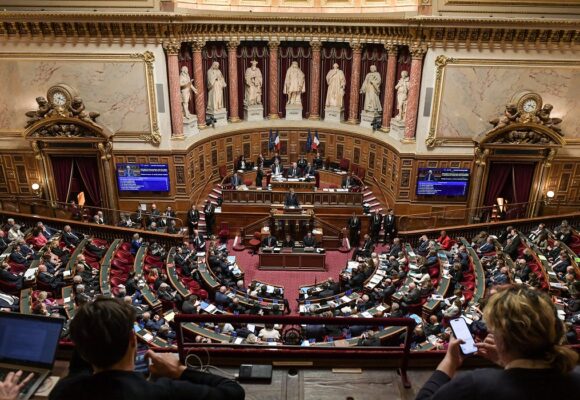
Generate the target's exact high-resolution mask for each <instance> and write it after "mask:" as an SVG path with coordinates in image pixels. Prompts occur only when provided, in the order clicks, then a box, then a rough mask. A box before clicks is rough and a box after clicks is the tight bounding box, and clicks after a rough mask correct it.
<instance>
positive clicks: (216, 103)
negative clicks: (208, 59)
mask: <svg viewBox="0 0 580 400" xmlns="http://www.w3.org/2000/svg"><path fill="white" fill-rule="evenodd" d="M226 86H227V85H226V80H225V79H224V76H223V74H222V71H220V64H219V63H218V62H217V61H214V62H213V64H212V65H211V68H210V69H209V70H208V71H207V88H208V93H207V113H208V114H211V115H213V114H215V113H216V112H218V111H221V110H223V109H225V106H224V88H225V87H226Z"/></svg>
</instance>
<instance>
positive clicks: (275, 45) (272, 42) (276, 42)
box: [268, 39, 280, 50]
mask: <svg viewBox="0 0 580 400" xmlns="http://www.w3.org/2000/svg"><path fill="white" fill-rule="evenodd" d="M279 47H280V41H279V40H278V39H272V40H270V41H269V42H268V48H269V49H270V50H278V48H279Z"/></svg>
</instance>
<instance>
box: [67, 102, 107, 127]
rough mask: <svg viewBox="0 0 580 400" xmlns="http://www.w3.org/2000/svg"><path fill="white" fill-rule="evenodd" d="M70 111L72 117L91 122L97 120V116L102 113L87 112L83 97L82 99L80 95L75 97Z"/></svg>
mask: <svg viewBox="0 0 580 400" xmlns="http://www.w3.org/2000/svg"><path fill="white" fill-rule="evenodd" d="M69 111H70V116H71V117H73V118H78V119H80V120H83V121H85V122H90V123H94V122H96V121H95V120H96V119H97V117H98V116H99V115H101V114H100V113H98V112H96V111H91V112H86V111H85V105H84V103H83V99H81V98H80V97H73V99H72V100H71V103H70V106H69Z"/></svg>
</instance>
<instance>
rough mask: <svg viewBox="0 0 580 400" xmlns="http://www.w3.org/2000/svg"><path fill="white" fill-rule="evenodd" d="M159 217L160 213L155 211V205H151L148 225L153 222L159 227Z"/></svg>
mask: <svg viewBox="0 0 580 400" xmlns="http://www.w3.org/2000/svg"><path fill="white" fill-rule="evenodd" d="M160 217H161V212H159V210H158V209H157V204H155V203H153V204H151V212H150V213H149V223H150V224H151V222H155V224H157V225H159V218H160Z"/></svg>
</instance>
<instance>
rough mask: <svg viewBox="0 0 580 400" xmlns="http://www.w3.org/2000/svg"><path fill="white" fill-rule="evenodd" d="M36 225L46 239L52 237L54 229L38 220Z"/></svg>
mask: <svg viewBox="0 0 580 400" xmlns="http://www.w3.org/2000/svg"><path fill="white" fill-rule="evenodd" d="M101 216H102V211H101ZM36 227H37V228H38V229H39V230H40V233H41V234H42V235H43V236H44V237H45V238H47V239H50V238H51V237H52V235H54V234H55V233H56V231H55V230H54V229H51V228H47V227H46V226H44V224H43V223H42V222H38V223H37V224H36Z"/></svg>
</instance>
